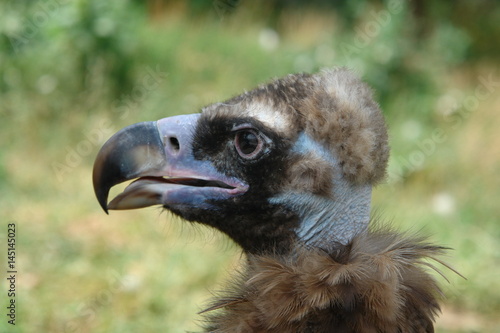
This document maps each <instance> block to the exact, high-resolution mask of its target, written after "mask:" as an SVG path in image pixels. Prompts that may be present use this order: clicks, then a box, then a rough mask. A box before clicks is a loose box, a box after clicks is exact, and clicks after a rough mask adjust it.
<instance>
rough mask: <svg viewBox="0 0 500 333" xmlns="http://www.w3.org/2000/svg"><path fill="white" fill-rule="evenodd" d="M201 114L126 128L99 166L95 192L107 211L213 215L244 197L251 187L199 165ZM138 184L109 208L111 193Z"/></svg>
mask: <svg viewBox="0 0 500 333" xmlns="http://www.w3.org/2000/svg"><path fill="white" fill-rule="evenodd" d="M199 117H200V114H191V115H183V116H175V117H169V118H164V119H161V120H158V121H155V122H143V123H138V124H135V125H131V126H129V127H126V128H124V129H122V130H121V131H119V132H118V133H116V134H115V135H113V136H112V137H111V138H110V139H109V140H108V141H107V142H106V143H105V144H104V146H103V147H102V148H101V150H100V151H99V153H98V154H97V158H96V160H95V163H94V173H93V182H94V191H95V194H96V196H97V200H98V201H99V204H100V205H101V207H102V208H103V209H104V211H105V212H106V213H107V212H108V209H115V210H120V209H135V208H142V207H147V206H152V205H157V204H160V205H163V206H164V207H166V208H175V207H177V208H183V209H189V208H190V207H196V208H202V209H203V208H206V209H213V205H212V203H213V202H214V201H217V200H226V199H228V198H231V197H233V196H237V195H241V194H243V193H245V192H246V191H247V190H248V186H247V185H246V184H245V183H244V182H242V181H241V180H239V179H235V178H233V177H228V176H226V175H225V174H224V173H223V172H220V171H219V170H216V168H215V167H214V165H213V164H212V162H210V161H209V160H197V159H195V158H194V154H193V151H192V142H193V138H194V133H195V131H196V126H197V123H198V119H199ZM135 178H138V179H137V180H136V181H134V182H133V183H131V184H130V185H129V186H128V187H127V188H126V189H125V190H124V191H123V193H121V194H120V195H118V196H117V197H116V198H114V199H113V200H112V201H111V202H110V203H108V195H109V190H110V189H111V188H112V187H113V186H115V185H117V184H119V183H122V182H124V181H127V180H131V179H135Z"/></svg>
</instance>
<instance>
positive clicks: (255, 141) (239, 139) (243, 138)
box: [234, 130, 263, 159]
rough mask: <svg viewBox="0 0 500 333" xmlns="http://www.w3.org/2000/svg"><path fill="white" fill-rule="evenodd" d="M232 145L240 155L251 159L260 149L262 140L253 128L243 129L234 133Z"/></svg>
mask: <svg viewBox="0 0 500 333" xmlns="http://www.w3.org/2000/svg"><path fill="white" fill-rule="evenodd" d="M234 146H235V148H236V151H237V152H238V154H239V155H240V156H241V157H243V158H245V159H251V158H254V157H256V156H257V155H258V154H259V152H260V151H261V150H262V148H263V142H262V139H261V138H260V136H259V135H258V134H257V133H256V132H255V131H254V130H243V131H239V132H237V133H236V136H235V138H234Z"/></svg>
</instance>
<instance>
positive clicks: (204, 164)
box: [93, 68, 451, 333]
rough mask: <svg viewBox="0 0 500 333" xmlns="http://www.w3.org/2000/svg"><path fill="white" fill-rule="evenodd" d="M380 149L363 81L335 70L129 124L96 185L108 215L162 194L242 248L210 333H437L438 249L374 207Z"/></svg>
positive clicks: (212, 309) (383, 155)
mask: <svg viewBox="0 0 500 333" xmlns="http://www.w3.org/2000/svg"><path fill="white" fill-rule="evenodd" d="M388 157H389V145H388V135H387V129H386V125H385V121H384V117H383V115H382V112H381V110H380V108H379V106H378V104H377V103H376V102H375V101H374V99H373V94H372V91H371V89H370V87H368V85H367V84H365V83H363V82H362V81H361V80H360V78H358V76H357V75H355V74H354V73H352V72H351V71H350V70H348V69H346V68H335V69H325V70H322V71H320V72H318V73H316V74H306V73H300V74H290V75H287V76H285V77H283V78H280V79H276V80H274V81H272V82H270V83H267V84H263V85H261V86H258V87H257V88H255V89H254V90H251V91H248V92H245V93H243V94H241V95H239V96H236V97H233V98H231V99H228V100H226V101H225V102H222V103H214V104H211V105H209V106H206V107H204V108H202V109H201V112H200V113H194V114H189V115H178V116H173V117H168V118H163V119H160V120H158V121H150V122H141V123H137V124H134V125H131V126H128V127H126V128H124V129H122V130H120V131H119V132H117V133H116V134H114V135H113V136H112V137H111V138H110V139H109V140H108V141H107V142H106V143H105V144H104V145H103V147H102V148H101V150H100V152H99V153H98V155H97V158H96V161H95V164H94V169H93V185H94V189H95V193H96V196H97V199H98V201H99V203H100V205H101V206H102V208H103V209H104V211H105V212H106V213H107V212H108V210H126V209H136V208H142V207H147V206H152V205H161V206H163V207H164V208H165V209H167V210H169V211H171V212H172V213H173V214H175V215H178V216H180V217H181V218H183V219H184V220H186V221H190V222H196V223H202V224H204V225H208V226H211V227H213V228H216V229H218V230H219V231H220V232H222V233H224V234H226V235H227V236H229V237H230V238H231V239H232V240H234V242H236V243H237V244H238V245H239V246H240V247H241V248H242V251H243V252H244V254H245V255H244V258H245V259H244V260H245V263H244V265H243V268H242V269H241V271H238V272H237V273H235V274H234V277H233V278H232V279H231V281H230V282H229V283H228V284H227V286H226V287H225V288H224V289H225V290H222V291H220V292H218V293H216V294H215V295H214V296H215V297H214V300H213V302H212V303H210V304H209V306H208V308H207V309H206V310H204V311H202V313H203V316H204V323H205V324H204V325H205V327H204V328H203V329H204V330H205V331H206V332H294V333H295V332H433V331H434V328H433V327H434V320H435V318H436V316H437V314H438V313H439V311H440V308H439V300H440V298H441V297H442V292H441V290H440V288H439V286H438V283H437V282H436V279H435V278H434V277H433V274H432V271H437V272H438V273H440V270H439V269H438V268H437V267H436V265H435V264H436V263H439V264H442V265H444V267H447V268H450V267H449V266H448V265H446V263H444V262H443V261H442V260H441V259H440V258H441V256H442V255H443V254H444V253H445V252H446V250H447V248H445V247H442V246H436V245H433V244H432V243H430V242H429V241H428V240H427V238H425V237H421V236H419V235H415V234H410V233H401V232H397V231H395V230H394V228H392V227H390V226H389V225H388V224H386V223H381V222H380V221H379V220H380V219H379V218H374V217H371V216H372V215H373V214H371V212H370V207H371V192H372V187H373V186H374V185H376V184H378V183H380V182H381V181H382V180H383V179H384V176H385V174H386V166H387V161H388ZM129 180H134V181H133V182H131V183H130V184H129V185H128V186H127V187H126V188H125V189H124V190H123V192H122V193H120V194H119V195H117V196H116V197H115V198H113V199H112V200H111V201H108V195H109V191H110V188H112V187H113V186H115V185H117V184H119V183H123V182H125V181H129ZM450 269H451V268H450ZM440 274H441V273H440Z"/></svg>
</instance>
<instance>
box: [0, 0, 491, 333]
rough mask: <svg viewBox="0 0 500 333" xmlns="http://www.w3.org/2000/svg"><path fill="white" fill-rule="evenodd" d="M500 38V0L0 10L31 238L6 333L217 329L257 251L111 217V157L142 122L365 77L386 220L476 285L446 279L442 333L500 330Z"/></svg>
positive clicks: (13, 175)
mask: <svg viewBox="0 0 500 333" xmlns="http://www.w3.org/2000/svg"><path fill="white" fill-rule="evenodd" d="M498 22H500V6H499V5H498V2H497V1H494V0H482V1H469V0H459V1H454V2H445V1H442V2H439V1H436V2H431V1H416V0H415V1H404V0H388V1H356V2H355V1H346V0H343V1H340V0H339V1H309V2H306V1H298V0H296V1H285V0H282V1H254V2H251V1H237V0H215V1H194V0H192V1H186V2H180V1H166V0H163V1H162V0H150V1H144V2H143V1H132V0H129V1H127V0H120V1H109V2H106V1H97V0H75V1H63V0H39V1H21V0H19V1H2V2H0V119H1V121H0V145H1V149H0V198H1V199H0V212H1V213H0V214H1V215H0V221H1V227H0V228H1V230H0V236H1V238H0V239H2V241H1V244H2V247H5V245H4V244H5V243H4V240H5V239H6V235H7V224H8V223H11V222H14V223H16V225H17V264H18V271H19V274H18V280H17V291H18V293H17V298H16V299H17V322H16V326H15V327H12V326H11V325H8V324H7V320H6V316H5V313H6V310H5V306H6V305H7V303H6V302H7V300H6V293H7V287H6V283H5V277H3V278H2V280H3V281H4V282H3V283H2V284H1V286H2V289H1V293H2V296H1V300H2V304H1V307H2V309H4V310H3V311H2V316H1V318H2V319H1V322H0V331H1V332H160V331H161V332H183V331H199V330H200V328H199V325H200V322H201V317H200V316H198V315H197V314H196V312H197V311H199V310H201V309H202V308H203V305H204V304H206V301H207V300H208V299H209V298H210V291H209V290H216V289H217V288H218V287H222V286H223V285H224V281H225V279H226V278H227V277H228V276H229V275H231V272H233V271H234V270H235V269H237V268H238V267H239V265H240V260H241V253H240V251H239V250H238V249H237V248H236V246H234V245H233V244H232V243H231V242H230V241H229V240H227V239H225V238H224V237H223V236H221V235H219V234H217V233H215V232H213V231H211V230H209V229H207V228H205V227H202V226H192V225H188V224H187V223H185V222H182V221H180V220H179V219H177V218H173V217H172V216H171V215H170V214H169V213H163V212H161V209H159V208H150V209H144V210H140V211H126V212H111V214H110V215H109V216H107V215H105V214H104V213H103V212H102V211H101V209H100V207H99V206H98V204H97V201H96V200H95V198H94V194H93V190H92V185H91V169H92V164H93V161H94V157H95V155H96V153H97V151H98V149H99V148H100V146H101V145H102V143H104V141H105V140H106V139H107V138H109V136H111V135H112V134H113V133H114V132H116V131H117V130H119V129H120V128H122V127H124V126H127V125H129V124H132V123H135V122H139V121H146V120H156V119H159V118H163V117H167V116H170V115H175V114H182V113H193V112H197V111H198V110H199V109H200V107H202V106H204V105H206V104H209V103H212V102H216V101H221V100H223V99H226V98H229V97H231V96H232V95H235V94H239V93H241V92H243V91H244V90H249V89H251V88H253V87H254V86H255V85H256V84H258V83H261V82H265V81H267V80H269V79H271V78H273V77H279V76H282V75H285V74H287V73H292V72H303V71H304V72H315V71H318V70H320V69H321V68H324V67H334V66H349V67H351V68H353V69H354V70H355V71H357V72H358V73H359V74H360V75H362V76H363V78H364V79H365V80H366V81H367V82H368V83H370V84H371V85H372V86H373V87H374V89H375V92H376V96H377V100H378V101H379V102H380V104H381V106H382V108H383V110H384V113H385V116H386V118H387V121H388V123H389V127H390V140H391V146H392V155H391V160H390V167H389V176H388V179H387V182H386V183H385V184H382V185H380V186H379V187H378V188H377V189H376V190H375V191H374V208H375V209H376V211H377V212H378V213H379V214H380V215H382V216H383V217H384V218H385V219H388V220H390V221H392V223H393V224H394V225H396V226H398V227H399V228H401V229H404V230H408V229H410V230H413V231H420V232H422V233H424V234H428V235H431V239H432V240H433V241H435V242H436V243H438V244H442V245H445V246H449V247H452V248H454V250H453V251H451V252H450V256H449V258H447V261H448V262H450V263H451V264H452V265H453V266H454V267H455V268H456V269H457V270H458V271H460V272H461V273H462V274H463V275H464V276H466V277H467V280H464V279H461V278H459V277H458V276H456V275H454V274H452V273H451V272H445V273H446V275H447V276H448V278H449V280H450V283H447V282H446V281H445V280H444V279H443V278H440V277H438V279H439V280H440V282H441V283H442V285H443V288H444V291H445V294H446V299H445V301H444V306H443V314H442V316H441V317H440V318H439V319H438V321H437V331H438V332H500V319H499V313H500V245H499V239H500V226H499V224H498V222H499V220H498V217H499V216H500V195H499V187H500V177H499V175H500V156H499V155H500V148H499V147H500V136H499V135H498V129H499V128H500V118H499V111H500V94H499V91H500V71H499V59H500V43H499V40H500V25H499V24H498ZM4 250H5V249H4ZM4 250H2V251H1V253H3V254H2V255H1V256H0V266H1V267H2V269H3V270H4V267H6V255H5V252H6V251H4ZM5 275H6V273H5ZM2 276H4V274H3V273H2Z"/></svg>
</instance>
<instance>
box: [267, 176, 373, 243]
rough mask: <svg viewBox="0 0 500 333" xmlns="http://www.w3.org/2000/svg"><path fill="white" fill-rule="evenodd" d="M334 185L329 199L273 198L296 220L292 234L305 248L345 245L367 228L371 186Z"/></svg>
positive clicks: (301, 195) (307, 196)
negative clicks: (297, 220) (296, 224)
mask: <svg viewBox="0 0 500 333" xmlns="http://www.w3.org/2000/svg"><path fill="white" fill-rule="evenodd" d="M336 185H337V186H336V187H335V193H333V194H332V196H331V197H323V196H319V195H314V194H308V193H288V194H286V195H283V196H280V197H278V198H273V199H272V200H273V201H274V202H275V203H278V202H280V203H281V204H282V205H283V204H284V205H285V206H287V208H288V209H290V210H292V211H293V212H294V213H295V214H296V215H297V216H298V217H299V219H300V224H299V226H298V227H297V228H296V230H295V233H296V234H297V237H298V238H299V239H300V241H302V242H303V243H305V244H306V245H308V246H311V247H319V248H330V247H331V246H332V245H334V244H336V243H337V244H338V243H340V244H343V245H346V244H348V243H349V242H350V241H351V240H352V239H353V238H354V237H355V236H356V235H357V234H359V233H361V232H363V231H365V230H366V229H367V228H368V223H369V221H370V204H371V186H370V185H352V184H348V183H347V182H346V183H344V184H336ZM339 185H340V186H339Z"/></svg>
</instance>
